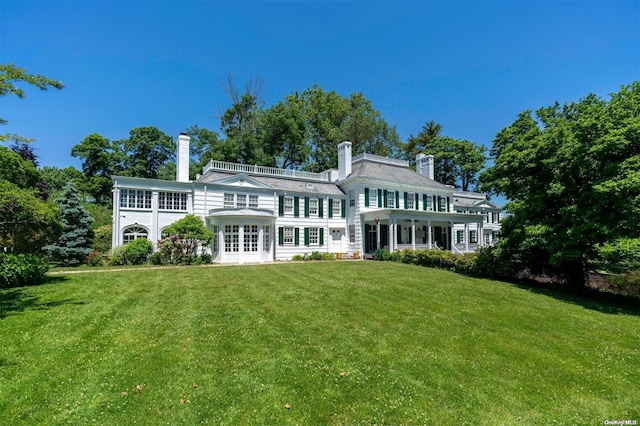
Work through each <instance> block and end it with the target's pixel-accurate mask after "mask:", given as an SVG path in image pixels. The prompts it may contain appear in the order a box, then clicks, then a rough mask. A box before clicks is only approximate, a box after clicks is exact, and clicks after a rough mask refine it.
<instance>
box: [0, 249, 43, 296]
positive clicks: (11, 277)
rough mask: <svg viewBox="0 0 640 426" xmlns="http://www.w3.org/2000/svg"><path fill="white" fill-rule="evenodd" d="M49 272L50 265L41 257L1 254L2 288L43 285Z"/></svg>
mask: <svg viewBox="0 0 640 426" xmlns="http://www.w3.org/2000/svg"><path fill="white" fill-rule="evenodd" d="M48 270H49V264H48V263H47V261H46V260H44V259H43V258H41V257H39V256H35V255H31V254H13V253H0V288H12V287H23V286H27V285H37V284H41V283H42V282H43V281H44V278H45V276H46V275H47V271H48Z"/></svg>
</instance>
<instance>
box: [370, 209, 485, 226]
mask: <svg viewBox="0 0 640 426" xmlns="http://www.w3.org/2000/svg"><path fill="white" fill-rule="evenodd" d="M361 215H362V217H363V219H364V220H376V218H378V219H379V220H387V219H389V218H393V219H415V220H433V221H436V222H443V221H444V222H458V223H475V222H478V223H479V222H483V221H484V219H485V217H484V216H483V215H479V214H474V213H456V212H434V211H425V210H409V209H378V210H372V211H369V212H364V213H361Z"/></svg>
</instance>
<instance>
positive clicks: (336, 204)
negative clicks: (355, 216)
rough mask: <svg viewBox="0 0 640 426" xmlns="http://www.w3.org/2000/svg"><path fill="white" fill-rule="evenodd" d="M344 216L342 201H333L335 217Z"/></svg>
mask: <svg viewBox="0 0 640 426" xmlns="http://www.w3.org/2000/svg"><path fill="white" fill-rule="evenodd" d="M341 216H342V202H341V201H340V200H333V217H341Z"/></svg>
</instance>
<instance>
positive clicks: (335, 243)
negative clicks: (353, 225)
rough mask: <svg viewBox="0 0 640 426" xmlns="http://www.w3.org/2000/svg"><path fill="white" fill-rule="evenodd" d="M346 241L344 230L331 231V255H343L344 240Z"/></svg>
mask: <svg viewBox="0 0 640 426" xmlns="http://www.w3.org/2000/svg"><path fill="white" fill-rule="evenodd" d="M343 239H344V229H331V240H330V241H329V244H330V246H329V250H330V251H331V253H342V252H343V251H344V250H343V247H342V240H343Z"/></svg>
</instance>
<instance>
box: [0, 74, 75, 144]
mask: <svg viewBox="0 0 640 426" xmlns="http://www.w3.org/2000/svg"><path fill="white" fill-rule="evenodd" d="M19 83H27V84H30V85H32V86H35V87H37V88H38V89H40V90H48V89H49V88H50V87H53V88H56V89H62V88H64V85H63V84H62V82H60V81H56V80H52V79H50V78H47V77H45V76H43V75H38V74H30V73H28V72H27V70H26V69H25V68H18V67H17V66H16V65H15V64H12V63H10V64H0V97H4V96H7V95H10V94H11V95H16V96H17V97H19V98H24V96H25V93H24V90H23V89H22V88H21V87H20V86H19V85H18V84H19ZM0 124H7V120H5V119H3V118H1V117H0ZM5 139H6V136H4V137H3V136H0V141H1V140H5Z"/></svg>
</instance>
